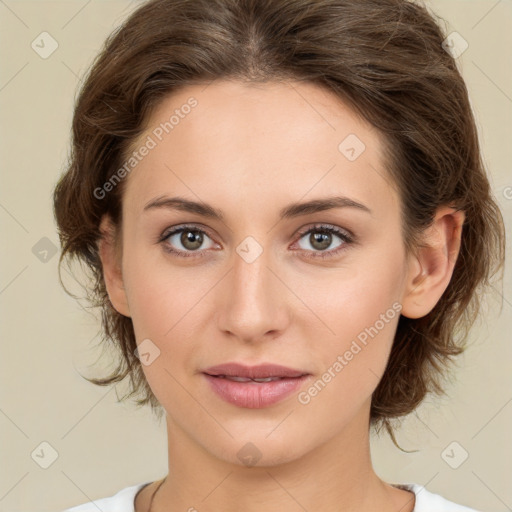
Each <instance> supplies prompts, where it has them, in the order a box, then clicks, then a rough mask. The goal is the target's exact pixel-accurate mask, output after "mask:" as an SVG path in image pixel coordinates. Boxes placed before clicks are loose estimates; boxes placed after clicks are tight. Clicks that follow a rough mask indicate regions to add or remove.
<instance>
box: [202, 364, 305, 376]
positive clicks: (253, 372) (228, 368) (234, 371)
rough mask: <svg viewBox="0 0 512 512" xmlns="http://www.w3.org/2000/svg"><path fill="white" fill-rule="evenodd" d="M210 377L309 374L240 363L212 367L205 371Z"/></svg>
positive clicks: (282, 367)
mask: <svg viewBox="0 0 512 512" xmlns="http://www.w3.org/2000/svg"><path fill="white" fill-rule="evenodd" d="M203 373H207V374H208V375H229V376H235V377H248V378H249V379H257V378H265V377H301V376H302V375H307V374H308V372H306V371H302V370H295V369H294V368H287V367H286V366H281V365H279V364H271V363H266V364H259V365H257V366H246V365H243V364H239V363H225V364H219V365H217V366H211V367H210V368H206V369H205V370H203Z"/></svg>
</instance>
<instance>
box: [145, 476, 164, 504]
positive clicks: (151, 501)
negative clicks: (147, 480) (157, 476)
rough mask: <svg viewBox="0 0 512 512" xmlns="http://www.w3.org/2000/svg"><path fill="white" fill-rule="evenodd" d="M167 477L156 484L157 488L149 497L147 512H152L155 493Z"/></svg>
mask: <svg viewBox="0 0 512 512" xmlns="http://www.w3.org/2000/svg"><path fill="white" fill-rule="evenodd" d="M166 478H167V476H166V477H165V478H164V479H163V480H162V481H161V482H160V483H159V484H158V487H157V488H156V489H155V490H154V491H153V494H152V495H151V500H150V501H149V508H148V512H152V511H151V509H152V507H153V500H154V499H155V496H156V493H157V492H158V489H160V487H161V486H162V484H163V483H164V482H165V479H166Z"/></svg>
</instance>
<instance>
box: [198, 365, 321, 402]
mask: <svg viewBox="0 0 512 512" xmlns="http://www.w3.org/2000/svg"><path fill="white" fill-rule="evenodd" d="M202 374H203V375H204V376H205V378H206V381H207V382H208V384H209V385H210V389H211V390H212V391H214V393H215V394H216V395H217V396H218V397H220V398H221V399H223V400H224V401H226V402H229V403H230V404H232V405H236V406H237V407H244V408H247V409H261V408H263V407H268V406H270V405H273V404H275V403H277V402H280V401H281V400H284V399H285V398H286V397H288V396H290V395H291V394H293V393H294V392H296V391H298V390H299V388H300V387H301V386H302V385H303V384H304V382H305V381H306V380H307V379H308V377H309V376H310V375H311V374H310V373H309V372H305V371H301V370H296V369H293V368H288V367H285V366H280V365H274V364H263V365H258V366H245V365H240V364H238V363H227V364H224V365H219V366H215V367H210V368H208V369H206V370H204V371H203V372H202Z"/></svg>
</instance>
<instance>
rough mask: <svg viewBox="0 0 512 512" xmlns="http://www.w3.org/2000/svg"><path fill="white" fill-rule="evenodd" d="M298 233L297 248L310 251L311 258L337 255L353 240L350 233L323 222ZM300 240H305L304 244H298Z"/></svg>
mask: <svg viewBox="0 0 512 512" xmlns="http://www.w3.org/2000/svg"><path fill="white" fill-rule="evenodd" d="M300 235H301V238H300V240H299V242H298V246H299V248H300V249H302V250H304V251H306V252H308V253H310V254H311V257H313V258H330V257H334V256H337V255H338V253H340V252H341V251H343V250H344V249H346V248H347V247H348V246H349V245H350V244H351V243H352V242H353V238H352V235H349V234H348V233H346V232H345V231H342V230H341V229H339V228H337V227H335V226H328V225H327V226H326V225H323V224H320V225H317V226H313V227H311V228H309V229H308V230H305V231H302V232H301V233H300ZM336 238H338V240H340V241H339V242H338V243H337V244H336V245H334V246H332V244H333V243H335V242H336ZM302 240H306V244H305V246H304V245H301V244H300V241H302ZM308 245H309V247H308ZM329 248H330V249H329Z"/></svg>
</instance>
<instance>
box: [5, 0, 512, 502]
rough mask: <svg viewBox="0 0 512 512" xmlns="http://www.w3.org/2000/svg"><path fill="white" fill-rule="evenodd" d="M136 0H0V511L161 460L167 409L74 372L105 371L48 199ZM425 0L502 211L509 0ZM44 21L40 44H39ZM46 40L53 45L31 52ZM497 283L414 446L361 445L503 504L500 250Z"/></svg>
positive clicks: (129, 478) (419, 475) (391, 473)
mask: <svg viewBox="0 0 512 512" xmlns="http://www.w3.org/2000/svg"><path fill="white" fill-rule="evenodd" d="M137 5H138V2H128V1H105V0H103V1H101V0H92V1H91V0H89V1H87V0H84V1H73V0H68V1H41V0H38V1H14V0H10V1H8V0H5V1H0V58H1V67H0V112H1V116H2V117H1V127H0V130H1V132H0V158H1V159H0V161H1V167H0V169H1V180H2V181H1V188H0V226H1V230H2V231H1V232H2V243H1V267H0V308H1V318H0V329H1V331H0V335H1V338H0V339H1V349H2V351H1V357H0V367H1V373H0V375H1V381H2V386H1V395H0V439H1V445H0V450H1V452H0V453H1V454H0V461H1V462H0V511H5V512H7V511H8V512H17V511H35V510H38V511H52V510H53V511H59V510H62V509H64V508H66V507H69V506H72V505H76V504H79V503H83V502H86V501H88V500H89V499H96V498H99V497H105V496H111V495H112V494H114V493H116V492H117V491H118V490H120V489H121V488H123V487H126V486H128V485H134V484H137V483H142V482H149V481H153V480H155V479H158V478H161V477H163V476H164V475H165V474H166V469H167V445H166V435H165V423H164V422H163V421H162V422H161V423H160V424H159V423H158V422H157V421H156V419H155V418H154V416H152V414H151V411H150V410H149V409H139V410H137V409H136V408H135V406H133V405H131V404H130V403H124V404H123V403H117V398H116V388H103V387H98V386H94V385H93V384H90V383H88V382H87V381H86V380H84V379H83V378H82V377H81V376H80V374H79V373H82V374H86V375H93V374H98V375H99V374H102V373H103V372H101V365H103V366H104V362H102V361H100V362H99V363H98V365H97V368H98V370H97V373H95V370H94V366H93V364H94V362H95V361H96V359H97V358H98V357H99V356H100V355H101V350H100V349H99V348H98V346H97V344H98V340H99V338H98V337H97V334H98V327H99V323H98V320H97V318H96V317H95V316H94V314H93V313H92V312H86V311H85V310H84V309H83V307H82V306H83V304H82V306H81V305H80V304H79V303H77V302H76V301H75V300H74V299H72V298H71V297H69V296H68V295H66V294H65V292H64V291H63V290H62V288H61V286H60V284H59V282H58V276H57V261H58V250H59V247H58V246H59V244H58V237H57V234H56V227H55V224H54V221H53V214H52V203H51V195H52V190H53V187H54V185H55V183H56V181H57V179H58V177H59V175H60V174H61V172H62V171H63V170H64V166H65V162H66V158H67V152H68V144H69V134H70V123H71V117H72V109H73V102H74V97H75V91H76V89H77V87H78V85H79V82H80V79H81V77H82V75H83V73H84V71H85V70H86V69H87V67H88V65H89V64H90V63H91V61H92V59H93V58H94V56H95V55H96V54H97V52H98V50H99V48H100V46H101V44H102V43H103V40H104V39H105V37H106V36H107V35H108V34H109V33H110V32H111V31H112V30H113V29H114V28H115V27H117V26H118V25H119V24H120V23H121V22H122V21H123V20H124V19H125V17H126V16H127V15H128V14H129V13H130V12H131V11H133V10H134V9H135V8H136V7H137ZM428 5H430V6H431V8H432V10H434V11H435V12H436V13H438V14H439V15H441V16H442V17H443V18H444V20H445V23H446V29H447V31H448V33H451V32H453V31H456V32H458V34H460V36H461V37H462V38H463V39H464V41H467V44H468V47H467V49H466V50H465V51H464V53H462V55H461V56H460V57H458V58H457V61H458V64H459V66H460V69H461V71H462V73H463V76H464V77H465V80H466V83H467V86H468V89H469V92H470V96H471V102H472V105H473V108H474V112H475V115H476V118H477V122H478V129H479V132H480V137H481V142H482V147H483V152H484V158H485V162H486V164H487V166H488V169H489V174H490V181H491V185H492V188H493V191H494V195H495V196H496V198H497V200H498V202H499V204H500V205H501V208H502V211H503V213H504V215H505V221H506V223H507V226H508V227H509V226H510V225H511V224H512V188H511V187H512V173H511V168H510V162H511V161H512V144H511V143H510V140H511V136H510V135H511V128H512V122H511V113H512V72H511V66H510V63H511V62H512V60H511V58H512V30H511V25H512V2H511V1H510V0H501V1H499V0H498V1H494V0H493V1H476V0H459V1H455V0H442V1H441V0H436V1H432V2H428ZM42 32H47V33H48V34H49V36H50V37H49V36H48V35H43V36H41V35H40V34H41V33H42ZM41 37H44V38H46V39H45V41H46V43H45V45H44V49H43V48H42V46H43V45H42V44H41V43H39V48H38V47H37V42H38V41H40V39H41ZM34 41H35V43H33V42H34ZM53 41H55V43H54V42H53ZM52 44H53V45H55V44H57V45H58V46H57V47H56V49H55V51H53V53H52V54H51V55H49V56H45V57H46V58H43V56H42V55H41V53H44V51H47V52H49V51H51V50H52V46H51V45H52ZM507 250H508V251H510V244H509V243H507ZM507 259H508V263H510V255H508V256H507ZM63 275H64V278H65V277H66V272H65V271H64V272H63ZM66 282H67V283H68V284H69V286H70V288H71V289H74V290H75V291H79V289H78V288H77V287H74V288H73V285H72V283H73V281H72V280H70V279H67V281H66ZM496 290H497V291H496V292H495V294H494V296H493V295H490V296H489V298H488V299H487V301H486V308H485V310H484V314H483V315H482V319H481V321H480V322H479V323H477V324H476V325H475V327H474V330H473V331H472V334H471V338H470V348H469V349H468V350H467V352H466V353H465V354H464V356H463V357H461V358H460V360H459V366H460V368H459V370H458V372H457V373H456V377H455V378H454V380H453V383H452V384H451V385H450V386H449V388H448V395H447V397H446V398H444V399H442V400H427V401H426V402H425V404H424V405H422V407H421V408H420V409H419V410H418V411H417V414H413V415H411V416H410V417H408V418H407V419H406V420H405V421H404V423H403V427H402V429H401V430H400V431H399V432H398V434H397V438H398V441H399V443H400V444H401V446H402V447H403V448H405V449H407V450H417V451H414V452H412V453H403V452H400V451H399V450H398V449H397V448H395V447H394V446H393V444H392V443H391V441H390V439H389V438H388V437H387V436H384V435H383V436H380V437H375V438H374V439H373V440H372V453H373V459H374V464H375V468H376V470H377V472H378V473H379V475H380V476H381V477H382V478H384V479H385V480H387V481H389V482H416V483H420V484H422V485H425V486H426V487H427V488H428V489H429V490H430V491H432V492H436V493H439V494H442V495H443V496H445V497H446V498H448V499H451V500H453V501H456V502H459V503H462V504H466V505H470V506H472V507H474V508H477V509H480V510H485V511H496V512H498V511H500V512H501V511H506V510H512V486H511V485H510V482H512V462H511V457H510V454H511V453H512V442H511V432H512V428H511V427H512V386H511V383H512V377H511V371H510V370H511V366H512V365H511V361H512V358H511V344H510V333H511V331H512V321H511V317H512V289H511V280H510V270H509V267H508V266H507V268H506V271H505V278H504V287H503V298H502V297H501V288H500V287H496ZM118 389H119V391H122V390H123V389H125V388H124V387H123V386H118ZM466 457H467V458H466ZM464 458H465V460H464V461H463V462H461V461H462V460H463V459H464ZM44 466H47V467H46V468H45V467H44ZM454 466H458V467H454Z"/></svg>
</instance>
